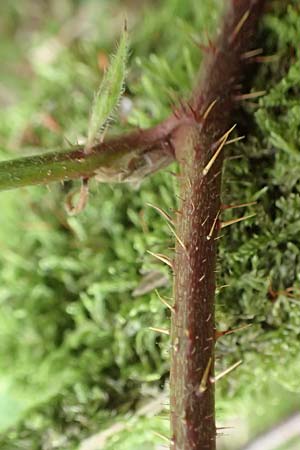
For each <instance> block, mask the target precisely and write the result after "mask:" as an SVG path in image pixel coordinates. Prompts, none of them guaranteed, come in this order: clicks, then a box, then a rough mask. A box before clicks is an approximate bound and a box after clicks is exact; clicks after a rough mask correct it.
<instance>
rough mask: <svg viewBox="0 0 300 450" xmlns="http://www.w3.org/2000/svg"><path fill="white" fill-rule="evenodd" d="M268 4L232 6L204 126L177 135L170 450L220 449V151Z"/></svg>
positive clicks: (207, 87) (203, 92) (205, 85)
mask: <svg viewBox="0 0 300 450" xmlns="http://www.w3.org/2000/svg"><path fill="white" fill-rule="evenodd" d="M263 4H264V1H263V0H231V1H230V5H229V7H228V11H227V14H226V15H225V17H224V24H223V28H222V30H221V33H220V36H219V38H218V39H217V42H216V44H215V46H212V47H211V48H210V54H209V56H208V58H207V61H206V63H204V67H205V69H206V71H205V73H204V74H203V76H202V77H201V79H200V83H199V87H198V89H197V91H196V93H195V96H194V100H193V101H192V102H191V105H190V106H191V109H192V110H193V111H194V113H195V114H194V115H195V118H197V117H199V118H200V120H198V121H196V120H195V123H194V124H193V123H190V125H187V124H185V125H182V126H181V127H179V128H178V129H177V130H176V131H175V132H174V134H173V145H174V148H175V155H176V158H177V159H178V161H179V163H180V167H181V174H180V178H179V179H180V200H181V207H180V210H179V211H178V214H177V233H176V234H177V236H178V239H177V243H176V250H175V252H176V256H175V266H174V272H175V282H174V291H175V306H174V313H173V315H172V332H171V335H172V361H171V379H170V389H171V425H172V440H171V449H172V450H193V449H196V450H215V449H216V425H215V402H214V383H213V376H214V347H215V336H216V328H215V318H214V298H215V266H216V244H217V235H218V230H219V229H220V220H219V214H220V210H221V199H220V197H221V194H220V191H221V175H222V164H223V156H222V152H223V150H222V151H220V153H219V152H218V151H219V149H220V145H221V143H222V139H221V138H222V136H224V134H225V133H226V131H227V130H228V128H230V127H231V126H232V125H233V123H232V122H231V116H232V110H233V107H234V102H235V100H234V96H235V95H236V94H237V92H236V89H237V87H236V85H237V84H238V83H240V82H241V81H242V80H241V76H242V74H243V71H244V66H245V61H246V56H247V55H246V56H245V52H247V51H249V50H251V48H253V47H251V45H253V41H254V40H255V39H254V37H255V36H254V33H255V31H256V28H257V22H258V18H259V16H260V14H261V12H262V9H263ZM223 143H224V142H223ZM216 153H218V157H217V158H216V159H214V158H213V156H214V155H215V154H216ZM210 163H211V164H210Z"/></svg>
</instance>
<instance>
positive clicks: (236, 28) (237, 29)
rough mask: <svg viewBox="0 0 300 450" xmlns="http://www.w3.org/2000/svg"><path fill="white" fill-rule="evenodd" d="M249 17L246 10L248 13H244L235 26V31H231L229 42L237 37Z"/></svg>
mask: <svg viewBox="0 0 300 450" xmlns="http://www.w3.org/2000/svg"><path fill="white" fill-rule="evenodd" d="M249 16H250V10H249V9H248V11H246V12H245V13H244V14H243V16H242V18H241V20H240V21H239V23H238V24H237V26H236V27H235V29H234V30H233V32H232V34H231V37H230V42H233V41H234V39H235V38H236V37H237V35H238V34H239V32H240V31H241V29H242V28H243V26H244V24H245V22H246V20H247V19H248V17H249Z"/></svg>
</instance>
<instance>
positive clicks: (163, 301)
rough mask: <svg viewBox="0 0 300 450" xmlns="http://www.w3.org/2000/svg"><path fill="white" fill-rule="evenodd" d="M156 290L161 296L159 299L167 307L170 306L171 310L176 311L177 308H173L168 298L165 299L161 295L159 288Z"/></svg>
mask: <svg viewBox="0 0 300 450" xmlns="http://www.w3.org/2000/svg"><path fill="white" fill-rule="evenodd" d="M155 292H156V295H157V297H158V298H159V300H160V301H161V302H162V303H163V304H164V305H165V306H166V307H167V308H169V310H170V311H171V312H172V313H175V309H174V308H173V306H172V305H170V303H168V302H167V300H165V299H164V298H163V297H162V296H161V295H160V293H159V292H158V290H157V289H155Z"/></svg>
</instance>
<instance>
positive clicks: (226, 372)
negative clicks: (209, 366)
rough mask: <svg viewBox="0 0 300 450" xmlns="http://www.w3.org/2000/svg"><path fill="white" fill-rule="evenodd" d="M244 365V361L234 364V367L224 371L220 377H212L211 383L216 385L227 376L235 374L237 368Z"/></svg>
mask: <svg viewBox="0 0 300 450" xmlns="http://www.w3.org/2000/svg"><path fill="white" fill-rule="evenodd" d="M242 363H243V361H242V360H240V361H238V362H236V363H235V364H233V365H232V366H230V367H228V369H225V370H223V372H221V373H219V374H218V375H216V376H215V377H211V379H210V381H211V383H216V382H217V381H218V380H220V379H221V378H223V377H225V376H226V375H228V374H229V373H231V372H233V371H234V370H235V369H236V368H237V367H239V366H240V365H241V364H242Z"/></svg>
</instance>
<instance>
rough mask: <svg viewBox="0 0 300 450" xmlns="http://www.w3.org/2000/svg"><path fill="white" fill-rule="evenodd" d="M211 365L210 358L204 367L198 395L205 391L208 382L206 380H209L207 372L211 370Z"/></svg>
mask: <svg viewBox="0 0 300 450" xmlns="http://www.w3.org/2000/svg"><path fill="white" fill-rule="evenodd" d="M211 365H212V357H210V358H209V360H208V363H207V366H206V368H205V371H204V374H203V377H202V379H201V383H200V386H199V392H200V394H202V393H203V392H205V391H206V389H207V381H208V378H209V372H210V369H211Z"/></svg>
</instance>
